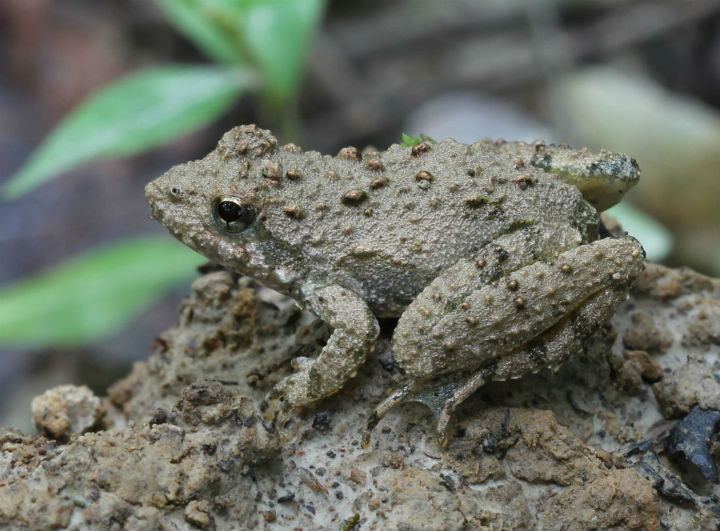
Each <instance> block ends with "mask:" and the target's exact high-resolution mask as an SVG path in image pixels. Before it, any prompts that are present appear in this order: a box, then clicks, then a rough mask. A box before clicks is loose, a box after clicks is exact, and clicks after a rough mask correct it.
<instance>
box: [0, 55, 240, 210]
mask: <svg viewBox="0 0 720 531" xmlns="http://www.w3.org/2000/svg"><path fill="white" fill-rule="evenodd" d="M252 83H253V76H252V75H251V74H250V73H249V72H248V71H246V70H240V69H228V68H225V67H207V66H166V67H157V68H150V69H147V70H144V71H141V72H138V73H135V74H132V75H130V76H128V77H126V78H125V79H123V80H121V81H119V82H116V83H114V84H112V85H110V86H108V87H106V88H104V89H102V90H101V91H100V92H98V93H97V94H95V95H94V96H92V97H91V98H90V99H89V100H87V101H85V102H84V103H83V104H81V105H80V106H79V107H78V108H76V109H75V110H74V111H72V112H71V113H70V114H69V115H68V116H66V117H65V118H64V119H63V121H62V122H61V123H60V124H59V125H58V126H57V127H56V128H55V130H54V131H53V132H52V133H51V134H50V135H49V136H48V138H47V139H46V140H45V141H44V143H43V144H42V145H41V146H40V147H39V148H38V149H37V151H36V152H35V153H34V154H33V155H32V157H31V158H30V160H29V161H28V162H27V163H26V164H25V166H24V167H22V168H21V169H20V170H19V171H18V172H17V173H16V174H15V175H14V176H13V177H12V178H11V179H10V181H9V182H7V183H6V184H5V185H4V187H3V196H4V197H5V198H6V199H12V198H16V197H18V196H20V195H22V194H24V193H26V192H28V191H29V190H32V189H33V188H35V187H37V186H39V185H40V184H42V183H43V182H45V181H47V180H49V179H51V178H52V177H55V176H57V175H59V174H61V173H63V172H65V171H68V170H70V169H72V168H75V167H77V166H79V165H80V164H83V163H85V162H88V161H90V160H93V159H96V158H99V157H108V156H119V155H130V154H133V153H139V152H141V151H146V150H148V149H150V148H153V147H155V146H158V145H160V144H164V143H166V142H168V141H170V140H172V139H173V138H176V137H178V136H181V135H182V134H184V133H187V132H189V131H192V130H194V129H197V128H199V127H201V126H203V125H205V124H207V123H209V122H211V121H212V120H214V119H215V118H216V117H218V116H219V115H221V114H222V113H224V112H225V111H226V110H227V109H228V108H229V107H230V106H231V105H232V104H233V102H234V101H235V100H236V99H237V97H238V96H239V95H240V93H241V91H242V90H243V89H245V88H247V87H248V86H249V85H251V84H252Z"/></svg>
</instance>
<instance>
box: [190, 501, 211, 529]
mask: <svg viewBox="0 0 720 531" xmlns="http://www.w3.org/2000/svg"><path fill="white" fill-rule="evenodd" d="M185 521H186V522H188V523H189V524H192V525H194V526H196V527H199V528H200V529H207V528H208V527H209V526H210V502H209V501H207V500H192V501H191V502H190V503H188V504H187V505H186V506H185Z"/></svg>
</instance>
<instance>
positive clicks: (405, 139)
mask: <svg viewBox="0 0 720 531" xmlns="http://www.w3.org/2000/svg"><path fill="white" fill-rule="evenodd" d="M419 143H420V139H419V138H418V137H416V136H414V135H408V134H406V133H403V134H402V142H400V145H401V146H404V147H413V146H417V145H418V144H419Z"/></svg>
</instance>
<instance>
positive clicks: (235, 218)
mask: <svg viewBox="0 0 720 531" xmlns="http://www.w3.org/2000/svg"><path fill="white" fill-rule="evenodd" d="M212 210H213V219H214V220H215V223H216V224H217V225H219V226H220V227H222V228H223V229H225V230H227V231H228V232H242V231H244V230H245V229H247V228H248V227H249V226H250V225H252V223H253V221H255V218H256V217H257V209H256V208H255V207H254V206H253V205H251V204H250V203H243V202H242V201H241V200H240V199H238V198H236V197H223V198H220V199H217V200H216V201H215V202H214V203H213V209H212Z"/></svg>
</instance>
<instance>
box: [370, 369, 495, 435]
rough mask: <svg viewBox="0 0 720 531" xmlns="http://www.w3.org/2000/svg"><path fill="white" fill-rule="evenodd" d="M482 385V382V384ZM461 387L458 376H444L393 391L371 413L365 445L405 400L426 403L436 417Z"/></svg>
mask: <svg viewBox="0 0 720 531" xmlns="http://www.w3.org/2000/svg"><path fill="white" fill-rule="evenodd" d="M481 385H482V384H481ZM458 387H459V382H458V381H457V377H450V378H444V379H442V380H441V381H440V382H437V381H436V382H433V383H431V384H427V383H414V382H409V383H406V384H405V385H403V386H402V387H401V388H399V389H396V390H395V391H393V392H392V393H391V394H390V396H388V397H387V398H386V399H385V400H383V401H382V402H380V404H378V406H377V407H376V408H375V411H373V413H372V414H371V415H370V418H369V419H368V421H367V424H366V426H365V430H364V432H363V445H365V446H367V445H368V444H369V442H370V433H371V432H372V430H373V428H375V426H377V425H378V423H379V422H380V420H382V418H383V417H384V416H385V415H386V414H387V413H388V411H390V410H391V409H392V408H394V407H395V406H397V405H400V404H403V403H405V402H420V403H421V404H424V405H425V406H427V407H428V408H430V410H432V412H433V413H434V414H435V416H436V417H438V416H439V415H441V414H442V411H443V408H444V406H445V404H447V403H448V401H449V400H451V399H452V397H453V396H454V395H455V393H456V392H457V390H458Z"/></svg>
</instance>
